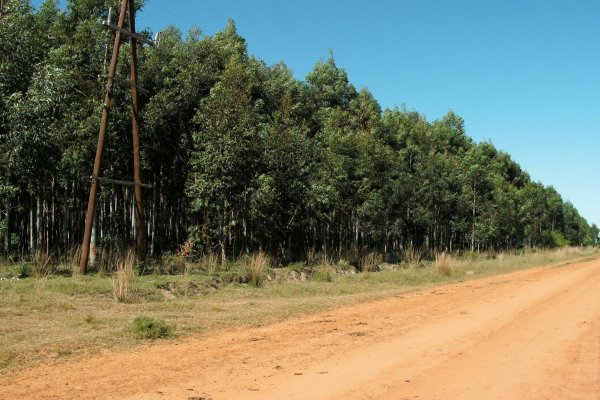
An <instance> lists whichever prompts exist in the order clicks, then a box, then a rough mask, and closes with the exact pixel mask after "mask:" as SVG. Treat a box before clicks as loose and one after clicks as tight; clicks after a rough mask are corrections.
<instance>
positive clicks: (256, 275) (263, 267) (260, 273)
mask: <svg viewBox="0 0 600 400" xmlns="http://www.w3.org/2000/svg"><path fill="white" fill-rule="evenodd" d="M270 265H271V258H270V257H269V256H268V255H267V254H266V253H265V252H263V251H259V252H258V253H256V254H254V255H253V256H252V258H251V259H250V270H249V274H250V283H251V284H252V286H255V287H260V286H261V285H262V283H263V281H264V280H265V278H266V275H267V270H268V269H269V266H270Z"/></svg>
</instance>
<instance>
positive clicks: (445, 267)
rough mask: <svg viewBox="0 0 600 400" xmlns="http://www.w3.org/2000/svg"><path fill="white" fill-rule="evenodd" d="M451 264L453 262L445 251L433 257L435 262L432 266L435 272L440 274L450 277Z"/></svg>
mask: <svg viewBox="0 0 600 400" xmlns="http://www.w3.org/2000/svg"><path fill="white" fill-rule="evenodd" d="M453 264H454V260H453V258H452V256H451V255H450V254H448V253H446V252H445V251H444V252H441V253H437V254H436V255H435V262H434V264H433V265H434V268H435V270H436V271H437V272H439V273H440V274H442V275H445V276H450V274H451V273H452V266H453Z"/></svg>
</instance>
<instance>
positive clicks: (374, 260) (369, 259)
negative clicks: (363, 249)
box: [361, 253, 381, 274]
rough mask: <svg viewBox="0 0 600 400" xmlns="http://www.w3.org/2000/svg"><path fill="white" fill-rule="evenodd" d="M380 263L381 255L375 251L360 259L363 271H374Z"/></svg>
mask: <svg viewBox="0 0 600 400" xmlns="http://www.w3.org/2000/svg"><path fill="white" fill-rule="evenodd" d="M379 264H381V255H379V254H377V253H369V254H367V255H366V256H364V257H363V258H362V260H361V270H362V272H364V273H367V274H368V273H369V272H375V271H377V270H378V269H379Z"/></svg>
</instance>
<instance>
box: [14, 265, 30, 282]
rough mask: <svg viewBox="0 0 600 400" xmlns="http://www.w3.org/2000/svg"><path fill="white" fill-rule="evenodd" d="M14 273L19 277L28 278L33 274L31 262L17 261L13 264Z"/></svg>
mask: <svg viewBox="0 0 600 400" xmlns="http://www.w3.org/2000/svg"><path fill="white" fill-rule="evenodd" d="M15 275H16V277H17V278H19V279H24V278H29V277H32V276H33V268H32V267H31V264H27V263H19V264H17V265H16V266H15Z"/></svg>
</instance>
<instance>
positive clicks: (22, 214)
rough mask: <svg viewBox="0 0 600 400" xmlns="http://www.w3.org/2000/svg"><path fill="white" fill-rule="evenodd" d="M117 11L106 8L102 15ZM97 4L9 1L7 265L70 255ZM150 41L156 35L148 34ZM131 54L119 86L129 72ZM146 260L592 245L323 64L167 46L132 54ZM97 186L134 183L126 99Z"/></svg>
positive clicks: (88, 126) (3, 50)
mask: <svg viewBox="0 0 600 400" xmlns="http://www.w3.org/2000/svg"><path fill="white" fill-rule="evenodd" d="M111 5H112V2H111ZM107 9H108V4H107V1H105V0H81V1H74V0H73V1H69V2H68V4H67V7H66V10H61V9H60V8H59V7H58V6H57V2H56V1H55V0H46V1H44V3H43V4H42V5H41V7H40V8H39V9H38V10H34V9H33V8H32V6H31V4H30V3H29V1H28V0H8V1H7V0H5V2H4V9H3V12H2V17H1V19H0V231H1V233H2V241H3V249H2V251H3V252H4V254H9V253H27V252H28V251H32V250H34V249H36V248H44V249H46V250H47V251H54V250H56V251H67V250H68V249H70V248H72V247H73V246H77V245H78V244H79V243H80V241H81V237H82V230H83V221H84V214H85V208H86V206H87V204H86V199H87V195H88V190H89V183H90V181H89V176H90V171H91V166H92V164H93V156H94V150H95V145H96V139H97V130H98V124H99V114H100V112H101V107H102V104H101V100H102V91H103V82H102V81H101V80H100V79H98V76H99V75H103V74H104V71H103V68H104V67H103V66H104V63H105V59H106V55H107V54H109V53H110V48H109V47H110V44H111V43H112V40H109V37H108V36H107V34H106V33H105V32H104V31H103V29H102V26H101V25H100V24H99V23H98V20H99V19H100V18H106V15H107V14H106V12H107ZM145 34H149V33H148V32H146V33H145ZM127 47H128V44H127V43H125V44H124V51H123V53H122V54H123V56H122V57H121V59H120V64H119V68H118V71H119V74H120V75H121V76H123V77H126V76H127V75H128V70H129V69H128V63H129V59H128V56H127ZM139 59H140V71H139V75H140V76H139V83H140V85H141V86H142V87H144V88H145V89H146V90H147V92H144V93H143V94H142V95H141V103H142V104H141V110H142V115H141V118H142V121H143V122H142V132H141V135H142V136H141V146H142V158H143V160H142V161H143V172H142V176H143V180H144V181H146V182H147V183H151V184H152V185H153V188H152V189H144V190H145V193H144V200H145V203H146V205H145V209H146V210H147V213H148V218H147V221H148V227H147V229H148V232H149V237H150V244H149V246H150V253H151V254H154V255H158V254H160V253H161V252H163V251H166V250H173V249H176V248H177V247H178V246H180V245H181V244H182V243H183V242H184V241H185V240H190V241H191V242H193V244H194V247H195V249H196V251H197V252H199V253H206V252H216V253H219V254H221V256H222V257H223V258H234V257H237V256H239V255H240V254H242V253H245V252H251V251H254V250H257V249H262V250H265V251H268V252H269V253H271V254H272V255H273V256H274V257H275V258H276V259H278V260H280V261H282V262H286V261H291V260H298V259H303V258H305V257H306V255H307V253H309V252H322V253H324V254H326V255H327V256H328V257H334V258H335V257H346V255H347V254H348V252H361V251H362V252H364V251H379V252H382V253H384V254H386V255H389V256H390V257H394V256H395V255H398V254H401V252H402V249H406V248H408V247H423V248H426V249H430V250H434V251H441V250H446V251H458V250H471V251H473V250H499V249H515V248H522V247H534V246H546V247H554V246H563V245H566V244H572V245H592V244H598V242H599V237H598V234H599V230H598V227H597V226H595V225H592V226H590V225H589V224H588V222H587V221H586V220H585V219H584V218H583V217H582V216H581V215H580V214H579V213H578V211H577V209H576V208H575V207H574V206H573V205H572V204H571V203H570V202H568V201H565V200H563V198H562V197H561V195H560V194H559V193H558V192H557V191H556V190H555V189H554V188H553V187H548V186H544V185H543V184H542V183H540V182H536V181H533V180H532V179H531V178H530V177H529V175H528V174H527V172H525V171H523V170H522V169H521V167H520V166H519V164H518V163H516V162H515V161H514V160H512V159H511V157H510V155H508V154H507V153H505V152H503V151H499V150H498V149H496V148H495V147H494V146H493V144H492V143H490V142H481V143H476V142H475V141H474V140H473V139H471V138H470V137H469V136H467V134H466V133H465V128H464V121H463V119H462V118H461V117H460V116H459V115H456V114H455V113H454V112H452V111H449V112H448V113H447V114H446V115H445V116H443V117H442V118H440V119H438V120H435V121H428V120H427V119H426V118H425V117H424V116H423V115H422V114H420V113H419V112H417V111H414V110H407V109H406V108H404V107H403V108H397V107H396V108H393V109H384V110H382V108H381V106H380V105H379V104H378V102H377V100H376V99H375V98H374V97H373V95H372V94H371V93H370V92H369V91H368V90H367V89H365V88H362V89H357V88H355V87H354V86H353V85H352V83H351V82H350V81H349V79H348V75H347V73H346V71H345V70H344V69H343V68H341V67H339V66H338V65H337V64H336V62H335V59H334V57H333V55H331V56H330V57H329V58H328V59H327V60H322V61H319V62H317V63H316V65H315V67H314V69H313V70H312V71H311V72H310V73H309V74H308V75H307V77H306V79H305V80H298V79H296V78H294V76H293V74H292V72H291V70H290V69H289V68H288V67H287V66H286V65H285V64H284V63H278V64H275V65H272V66H268V65H266V64H265V63H264V62H263V61H261V60H259V59H257V58H255V57H252V56H251V55H249V54H248V50H247V45H246V41H245V39H244V38H243V37H241V36H240V35H239V34H238V33H237V30H236V26H235V23H234V22H233V21H229V22H228V23H227V25H226V27H225V28H224V29H223V30H222V31H221V32H218V33H217V34H215V35H212V36H211V35H204V34H202V33H201V31H200V30H199V29H194V30H192V31H191V32H189V34H188V35H187V36H186V37H184V35H183V34H182V33H181V32H180V31H179V30H178V29H177V28H176V27H173V26H172V27H169V28H168V29H166V30H165V31H163V32H162V35H161V41H160V45H159V46H158V48H155V49H154V48H142V49H140V50H139ZM114 104H115V106H114V107H113V111H112V114H111V118H110V126H109V134H108V139H107V147H106V149H105V152H104V157H103V169H102V174H103V175H104V176H108V177H111V178H115V179H124V180H131V179H130V178H129V176H130V175H131V174H132V172H131V171H132V153H131V137H130V132H131V127H130V123H131V122H130V115H129V113H130V110H129V93H128V91H127V90H126V89H117V90H116V91H115V98H114ZM96 213H97V230H98V236H99V245H101V246H104V247H106V248H111V249H112V248H122V247H126V246H128V245H129V244H130V243H131V241H132V238H133V236H134V234H135V229H134V228H133V227H132V219H133V218H134V216H133V214H134V212H133V193H132V191H131V189H128V188H124V187H115V186H110V185H103V186H102V187H101V190H100V194H99V204H98V208H97V211H96Z"/></svg>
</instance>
